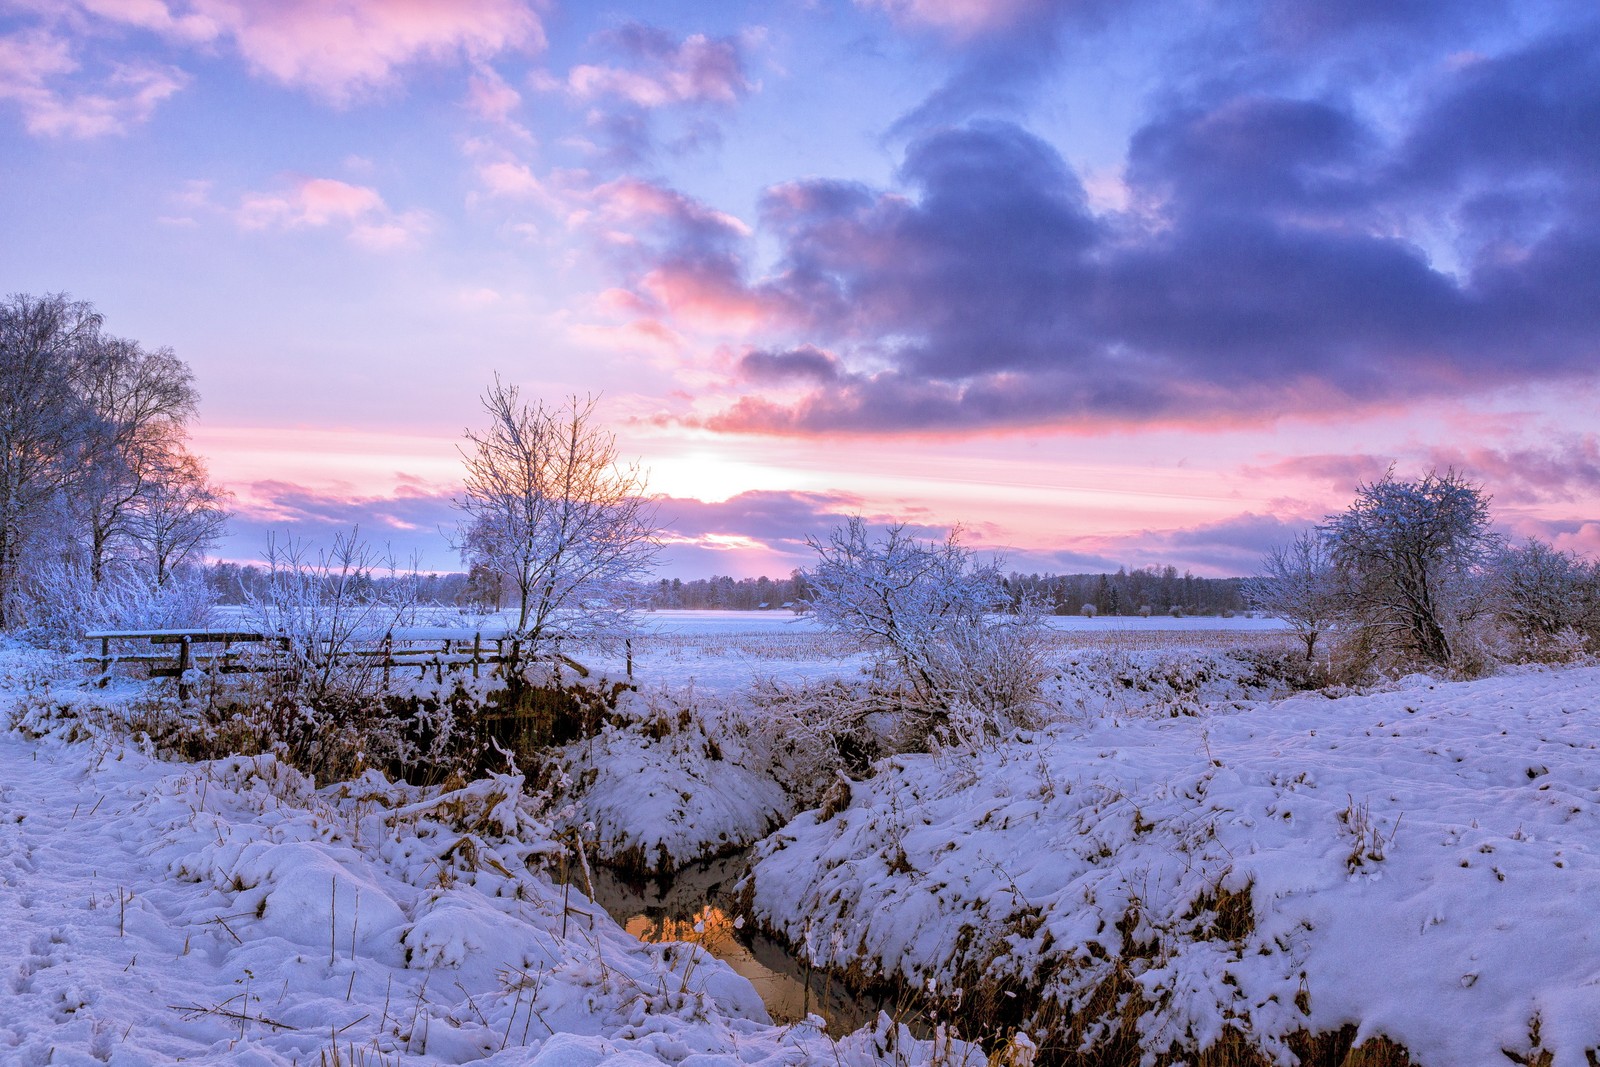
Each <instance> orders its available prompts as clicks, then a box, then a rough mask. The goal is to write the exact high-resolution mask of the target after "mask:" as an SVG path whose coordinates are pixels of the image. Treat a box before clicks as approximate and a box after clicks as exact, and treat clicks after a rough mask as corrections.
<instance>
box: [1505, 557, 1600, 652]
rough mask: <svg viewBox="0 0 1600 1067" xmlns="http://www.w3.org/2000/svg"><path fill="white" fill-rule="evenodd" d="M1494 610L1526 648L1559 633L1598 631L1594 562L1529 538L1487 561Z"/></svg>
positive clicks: (1599, 594)
mask: <svg viewBox="0 0 1600 1067" xmlns="http://www.w3.org/2000/svg"><path fill="white" fill-rule="evenodd" d="M1492 571H1493V581H1492V585H1491V588H1492V590H1493V595H1494V604H1495V612H1496V614H1498V615H1499V616H1500V618H1501V619H1502V620H1503V621H1504V622H1505V623H1506V624H1507V625H1508V626H1509V627H1510V628H1511V629H1512V631H1513V633H1514V635H1515V637H1516V638H1517V640H1518V641H1519V642H1521V643H1522V644H1523V645H1524V646H1525V648H1526V649H1527V650H1528V651H1535V652H1536V650H1537V649H1538V648H1541V647H1548V646H1549V645H1551V644H1552V643H1553V642H1555V641H1556V640H1557V639H1558V638H1560V637H1561V635H1562V634H1564V633H1570V634H1582V635H1585V636H1587V637H1589V638H1591V639H1593V638H1596V637H1600V564H1595V563H1591V562H1589V561H1586V560H1584V559H1581V558H1580V557H1579V556H1577V555H1576V554H1574V553H1572V552H1562V551H1560V550H1559V549H1557V548H1556V547H1555V546H1553V545H1551V544H1549V543H1548V542H1545V541H1541V540H1539V539H1538V538H1529V539H1528V540H1526V541H1524V542H1523V543H1521V544H1519V545H1512V546H1507V547H1506V548H1504V549H1502V550H1501V551H1500V553H1499V554H1498V555H1496V556H1495V558H1494V562H1493V568H1492Z"/></svg>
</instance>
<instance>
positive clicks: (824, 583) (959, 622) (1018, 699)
mask: <svg viewBox="0 0 1600 1067" xmlns="http://www.w3.org/2000/svg"><path fill="white" fill-rule="evenodd" d="M810 544H811V547H812V548H813V549H814V550H815V551H816V553H817V556H818V562H817V567H816V570H815V571H814V572H813V573H812V574H811V575H809V576H808V581H809V585H810V603H811V611H812V614H813V615H814V616H815V617H816V619H817V621H818V622H820V623H821V624H822V625H823V626H824V627H826V628H827V629H829V630H831V631H834V632H836V633H841V634H845V635H848V636H850V637H853V638H855V639H857V640H860V641H862V642H864V643H866V644H867V645H868V646H869V647H872V648H875V649H876V650H877V651H878V652H879V654H880V656H881V667H882V668H883V671H884V673H885V677H886V678H887V679H888V680H889V682H890V685H891V686H893V687H895V688H896V689H897V690H898V692H897V701H896V702H897V704H898V710H899V711H901V712H903V713H904V714H906V715H908V716H910V718H911V719H912V720H913V721H914V722H916V723H918V724H919V725H920V727H921V730H920V732H921V733H923V734H925V735H926V734H928V733H930V732H933V731H938V730H940V729H942V728H945V727H948V726H949V725H950V724H951V713H952V711H953V710H956V709H960V718H961V719H962V720H963V724H962V726H963V731H965V730H967V729H971V728H972V727H974V726H978V727H980V729H979V732H980V733H982V734H984V735H993V734H994V733H995V732H996V731H1001V730H1004V729H1005V728H1006V726H1007V725H1008V724H1011V723H1016V722H1021V721H1026V720H1027V719H1029V718H1030V717H1031V716H1032V713H1033V710H1034V704H1035V703H1036V702H1037V699H1038V692H1039V686H1040V684H1042V682H1043V680H1044V677H1045V672H1044V669H1043V663H1042V653H1041V650H1040V638H1039V626H1038V621H1039V616H1038V614H1037V612H1036V611H1035V610H1033V609H1032V608H1031V607H1030V606H1028V605H1024V606H1023V608H1022V610H1020V611H1017V612H1015V613H1011V614H1001V613H1003V612H1008V611H1009V610H1010V608H1011V600H1010V597H1009V595H1008V594H1007V592H1006V588H1005V583H1004V579H1003V578H1002V576H1001V571H1000V566H999V563H998V562H997V561H996V562H990V563H980V562H979V561H978V560H977V559H976V557H975V556H974V554H973V552H972V550H970V549H968V548H965V547H963V546H962V545H961V544H960V542H959V537H958V532H957V531H952V532H951V534H950V535H949V536H948V537H947V538H946V539H945V540H944V541H942V542H940V541H922V540H919V539H918V538H916V537H914V536H912V535H911V533H910V532H909V531H908V530H907V528H906V527H905V526H903V525H895V526H890V527H888V528H887V529H886V530H885V531H884V532H883V534H882V535H881V536H880V537H878V538H876V539H874V538H873V537H872V536H871V534H870V532H869V531H868V529H867V525H866V523H865V522H863V521H862V520H861V519H860V518H854V519H851V520H849V521H848V522H847V523H845V524H844V525H843V526H840V527H837V528H835V529H834V530H833V531H832V533H831V534H830V535H829V537H828V540H827V541H826V542H822V541H817V540H812V541H810ZM884 692H886V690H882V689H880V690H879V691H878V692H877V693H875V694H874V695H875V696H882V695H883V694H884Z"/></svg>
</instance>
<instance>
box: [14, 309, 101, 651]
mask: <svg viewBox="0 0 1600 1067" xmlns="http://www.w3.org/2000/svg"><path fill="white" fill-rule="evenodd" d="M99 334H100V316H99V315H98V314H97V313H96V312H95V310H94V309H93V308H92V307H90V306H89V305H88V304H85V303H81V302H77V301H73V300H69V299H67V297H66V295H65V294H60V293H57V294H54V295H49V296H43V297H32V296H28V295H25V294H16V295H13V296H11V297H9V298H8V299H7V300H6V301H5V302H3V303H0V629H6V628H9V627H11V626H13V625H15V623H16V621H17V619H16V613H17V609H18V607H19V604H18V596H19V594H20V592H21V589H22V578H23V572H24V563H25V551H24V550H25V548H26V546H27V545H28V543H29V542H30V541H37V540H38V539H39V538H40V537H41V536H49V535H48V534H46V533H45V531H46V528H47V527H48V526H49V525H50V520H52V519H59V518H60V517H62V515H63V514H64V509H63V507H62V504H63V496H64V494H65V493H66V492H67V490H68V488H69V487H70V486H71V484H72V483H73V481H74V480H75V479H76V478H77V477H78V475H79V473H80V471H81V469H82V466H81V463H80V462H79V460H80V459H81V457H82V455H83V453H84V451H85V441H86V439H87V436H88V433H89V431H90V429H91V427H92V425H93V416H92V412H91V411H90V409H89V406H88V405H87V404H85V403H84V401H83V399H82V398H81V396H80V395H79V393H78V391H77V389H76V384H77V383H76V380H75V378H76V375H75V371H76V370H77V368H79V367H80V366H81V365H82V364H83V363H84V361H85V360H86V359H87V358H88V355H89V353H90V352H91V351H92V350H93V349H94V348H95V346H96V345H97V344H98V342H99Z"/></svg>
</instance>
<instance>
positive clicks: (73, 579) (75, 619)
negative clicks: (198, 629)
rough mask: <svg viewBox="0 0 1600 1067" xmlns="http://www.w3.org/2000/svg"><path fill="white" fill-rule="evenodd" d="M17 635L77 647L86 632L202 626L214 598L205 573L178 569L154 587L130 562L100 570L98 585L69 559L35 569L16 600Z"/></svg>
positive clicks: (142, 569)
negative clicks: (18, 620)
mask: <svg viewBox="0 0 1600 1067" xmlns="http://www.w3.org/2000/svg"><path fill="white" fill-rule="evenodd" d="M20 601H21V607H20V612H19V614H20V616H21V618H22V619H23V627H22V630H21V636H22V637H23V638H25V639H26V640H28V641H29V642H31V643H33V644H35V645H38V646H40V647H47V648H59V649H62V650H66V649H75V648H79V647H81V642H82V638H83V635H84V633H85V632H87V631H89V630H100V629H107V630H115V629H132V628H138V629H176V628H179V627H186V626H205V625H207V624H208V623H209V622H210V621H211V618H212V614H213V606H214V599H213V595H212V591H211V589H210V588H209V587H208V586H207V584H206V580H205V575H204V573H203V572H202V571H200V570H199V569H198V568H195V567H187V566H186V567H180V568H178V569H177V570H176V571H174V572H172V573H171V574H168V575H167V576H166V579H165V581H163V582H161V583H157V582H156V580H155V576H154V574H153V573H152V572H150V571H149V570H148V569H146V568H145V567H142V566H139V565H136V564H131V563H127V564H121V563H119V564H114V565H110V566H107V567H105V568H104V569H103V570H102V571H101V574H100V579H99V581H98V582H96V581H95V579H94V578H93V576H92V575H91V574H90V573H89V569H88V568H87V567H86V566H84V565H82V564H79V563H76V562H73V561H70V560H61V559H56V560H49V561H47V562H44V563H40V564H38V565H36V566H35V567H34V568H33V570H32V571H31V573H30V574H29V576H28V581H27V582H26V583H25V585H24V588H23V590H22V595H21V597H20Z"/></svg>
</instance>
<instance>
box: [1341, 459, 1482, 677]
mask: <svg viewBox="0 0 1600 1067" xmlns="http://www.w3.org/2000/svg"><path fill="white" fill-rule="evenodd" d="M1321 532H1322V534H1323V536H1325V537H1326V538H1327V539H1328V543H1329V548H1330V552H1331V555H1332V558H1333V562H1334V565H1335V566H1336V567H1337V568H1338V572H1339V576H1340V579H1341V582H1342V585H1343V588H1344V596H1345V598H1346V600H1347V605H1348V618H1349V619H1350V622H1351V625H1352V627H1353V628H1358V629H1359V630H1361V631H1363V632H1362V634H1361V636H1360V638H1359V640H1360V643H1361V644H1362V645H1364V646H1365V647H1366V648H1368V649H1370V650H1371V652H1372V653H1373V654H1374V655H1375V656H1376V657H1378V659H1379V661H1380V663H1384V662H1385V661H1387V662H1386V663H1385V665H1389V666H1394V667H1398V668H1402V669H1404V668H1406V667H1409V666H1413V665H1415V666H1423V667H1429V666H1431V667H1446V668H1453V669H1456V670H1460V671H1465V672H1468V673H1470V672H1471V671H1472V670H1473V669H1474V668H1475V667H1476V666H1477V665H1478V663H1479V662H1480V661H1481V658H1482V643H1481V634H1478V633H1476V632H1475V630H1476V624H1477V623H1478V622H1479V621H1480V620H1481V619H1482V618H1483V617H1484V615H1485V614H1486V612H1487V606H1488V597H1487V595H1486V592H1487V590H1486V589H1485V583H1484V582H1483V581H1482V575H1481V571H1482V568H1483V566H1484V565H1485V564H1486V563H1487V562H1488V561H1489V559H1490V558H1492V555H1493V553H1494V552H1495V550H1496V549H1497V548H1498V541H1497V539H1496V537H1495V535H1494V534H1493V533H1491V532H1490V530H1489V497H1488V495H1487V494H1486V493H1484V491H1483V488H1482V486H1479V485H1475V484H1473V483H1471V482H1469V481H1467V480H1466V478H1464V477H1463V476H1461V475H1460V474H1457V473H1456V472H1455V471H1453V470H1451V471H1446V472H1445V473H1443V474H1440V473H1438V472H1436V471H1432V472H1429V473H1428V474H1427V475H1425V476H1423V477H1422V478H1420V479H1418V480H1416V481H1401V480H1399V479H1397V478H1395V476H1394V471H1393V470H1390V471H1389V472H1388V473H1386V474H1385V475H1384V476H1383V477H1382V478H1381V479H1379V480H1378V481H1376V482H1372V483H1369V484H1366V485H1362V486H1361V487H1360V488H1359V489H1358V490H1357V492H1356V499H1355V501H1354V502H1353V503H1352V504H1351V505H1350V507H1349V508H1348V509H1346V510H1345V511H1344V512H1343V513H1342V514H1339V515H1331V516H1329V517H1328V520H1327V521H1326V522H1325V523H1324V524H1323V526H1322V527H1321Z"/></svg>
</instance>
